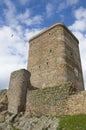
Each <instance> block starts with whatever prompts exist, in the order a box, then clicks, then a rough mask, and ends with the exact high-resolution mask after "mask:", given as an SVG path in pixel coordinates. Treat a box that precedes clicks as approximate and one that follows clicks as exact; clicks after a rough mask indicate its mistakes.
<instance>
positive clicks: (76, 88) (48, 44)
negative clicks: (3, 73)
mask: <svg viewBox="0 0 86 130" xmlns="http://www.w3.org/2000/svg"><path fill="white" fill-rule="evenodd" d="M35 89H37V90H35ZM83 90H84V83H83V75H82V67H81V60H80V54H79V41H78V40H77V38H76V37H75V36H74V35H73V34H72V33H71V32H70V31H69V30H68V29H67V27H66V26H65V25H64V24H62V23H57V24H55V25H53V26H51V27H49V28H48V29H46V30H45V31H43V32H41V33H40V34H38V35H36V36H35V37H33V38H32V39H30V49H29V57H28V66H27V70H25V69H21V70H18V71H14V72H13V73H11V78H10V83H9V89H8V101H9V103H8V111H9V112H11V113H15V114H16V113H18V112H21V111H26V112H28V113H30V114H36V115H37V114H38V115H40V114H47V115H64V114H79V113H85V114H86V110H85V109H83V106H84V108H86V92H84V91H83ZM81 91H82V92H81Z"/></svg>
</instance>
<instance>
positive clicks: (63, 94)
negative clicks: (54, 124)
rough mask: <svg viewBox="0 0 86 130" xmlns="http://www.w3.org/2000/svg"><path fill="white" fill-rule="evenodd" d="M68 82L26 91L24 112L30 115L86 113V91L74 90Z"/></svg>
mask: <svg viewBox="0 0 86 130" xmlns="http://www.w3.org/2000/svg"><path fill="white" fill-rule="evenodd" d="M71 88H72V86H71V84H70V83H65V84H61V85H59V86H56V87H50V88H45V89H42V90H39V89H38V90H34V91H28V93H27V102H26V112H27V113H29V114H32V115H74V114H86V109H85V108H86V91H82V92H78V93H77V92H76V89H74V88H72V89H71Z"/></svg>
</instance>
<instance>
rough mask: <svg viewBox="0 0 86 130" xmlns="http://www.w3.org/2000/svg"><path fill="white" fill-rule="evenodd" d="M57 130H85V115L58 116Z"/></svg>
mask: <svg viewBox="0 0 86 130" xmlns="http://www.w3.org/2000/svg"><path fill="white" fill-rule="evenodd" d="M59 118H60V125H59V129H58V130H86V115H73V116H60V117H59Z"/></svg>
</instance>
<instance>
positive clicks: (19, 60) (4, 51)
mask: <svg viewBox="0 0 86 130" xmlns="http://www.w3.org/2000/svg"><path fill="white" fill-rule="evenodd" d="M56 22H63V23H64V24H65V25H66V26H67V27H68V28H69V29H70V30H71V31H72V32H73V33H74V35H75V36H76V37H77V38H78V39H79V42H80V44H79V47H80V54H81V61H82V67H83V75H84V83H85V86H86V60H85V59H86V1H85V0H3V1H2V0H0V89H3V88H8V86H9V79H10V73H11V72H13V71H14V70H17V69H20V68H26V67H27V57H28V49H29V44H28V40H29V39H30V38H31V37H32V36H33V35H35V34H37V33H39V32H40V31H42V30H43V29H45V28H47V27H49V26H51V25H53V24H55V23H56Z"/></svg>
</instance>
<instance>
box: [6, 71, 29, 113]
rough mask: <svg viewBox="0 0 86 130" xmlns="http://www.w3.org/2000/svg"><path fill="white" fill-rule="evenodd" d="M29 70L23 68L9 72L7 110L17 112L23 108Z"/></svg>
mask: <svg viewBox="0 0 86 130" xmlns="http://www.w3.org/2000/svg"><path fill="white" fill-rule="evenodd" d="M28 79H30V72H28V71H27V70H25V69H21V70H18V71H14V72H13V73H11V78H10V83H9V90H8V101H9V105H8V111H9V112H11V113H18V112H21V111H24V110H25V106H26V95H27V88H28V86H30V83H29V80H28Z"/></svg>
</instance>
